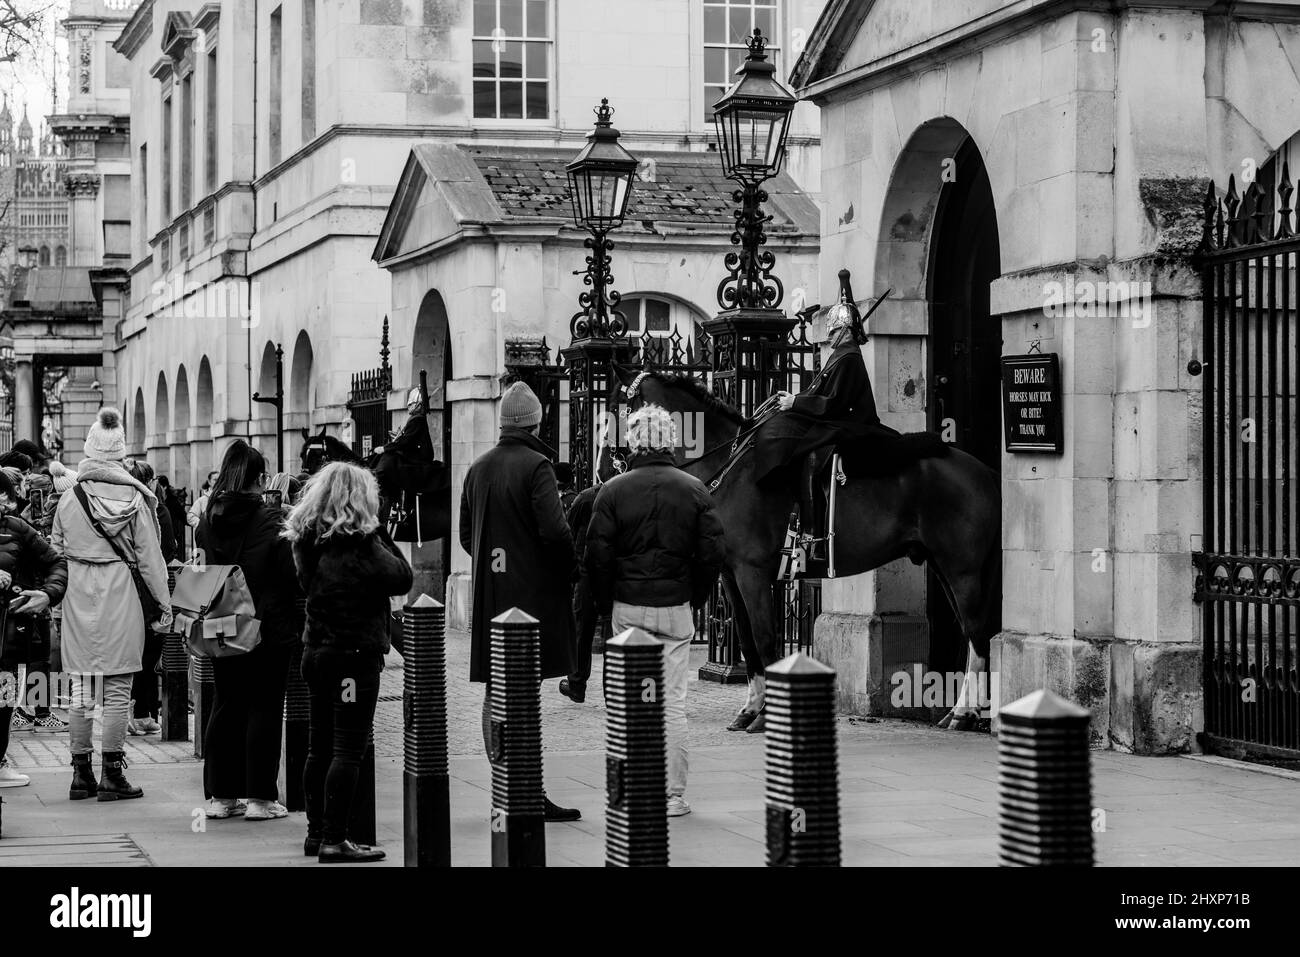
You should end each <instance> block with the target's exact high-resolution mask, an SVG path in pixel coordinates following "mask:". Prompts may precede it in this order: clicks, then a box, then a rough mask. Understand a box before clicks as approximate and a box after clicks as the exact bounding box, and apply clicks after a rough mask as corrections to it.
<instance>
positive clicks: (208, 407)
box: [189, 356, 215, 497]
mask: <svg viewBox="0 0 1300 957" xmlns="http://www.w3.org/2000/svg"><path fill="white" fill-rule="evenodd" d="M194 422H195V428H196V431H197V437H196V441H195V442H194V443H193V445H192V446H191V448H192V450H193V451H192V453H191V456H190V459H191V461H190V467H191V469H192V472H193V478H192V479H191V483H190V486H189V487H190V488H191V489H192V490H193V491H192V492H191V495H192V496H193V497H197V490H198V488H199V486H200V485H202V484H203V482H204V481H205V480H206V479H207V477H208V473H209V472H211V471H212V469H213V455H212V438H211V436H212V426H213V424H214V422H215V415H214V404H213V400H212V364H211V363H210V362H209V361H208V357H207V356H204V357H203V358H202V359H200V360H199V377H198V383H197V384H196V387H195V391H194Z"/></svg>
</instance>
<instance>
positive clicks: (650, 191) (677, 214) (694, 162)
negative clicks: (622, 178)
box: [461, 146, 819, 234]
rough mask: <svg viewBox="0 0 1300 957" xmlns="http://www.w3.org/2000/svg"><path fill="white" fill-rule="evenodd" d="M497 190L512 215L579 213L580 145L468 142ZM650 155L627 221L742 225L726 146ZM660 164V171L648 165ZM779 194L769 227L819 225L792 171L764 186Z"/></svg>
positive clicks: (476, 161)
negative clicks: (574, 183)
mask: <svg viewBox="0 0 1300 957" xmlns="http://www.w3.org/2000/svg"><path fill="white" fill-rule="evenodd" d="M461 149H463V150H465V152H466V153H468V154H469V155H470V157H471V158H472V159H473V161H474V164H475V166H477V167H478V170H479V172H480V173H481V174H482V176H483V178H484V180H485V181H486V182H487V184H488V186H489V187H490V188H491V190H492V195H493V198H494V199H495V200H496V201H497V204H498V205H499V206H500V207H501V210H502V212H503V213H505V214H506V215H507V216H509V217H511V218H525V219H526V218H529V217H540V218H558V219H564V220H566V221H567V220H570V219H571V218H572V216H573V213H572V206H571V204H570V200H569V183H568V177H567V175H566V173H565V170H564V167H565V166H566V165H567V164H568V163H569V162H570V161H571V160H572V159H573V156H574V153H573V151H560V150H537V149H531V150H523V149H506V148H502V147H464V146H462V147H461ZM635 155H636V156H637V158H638V159H640V160H642V168H641V169H642V175H644V176H645V178H641V176H640V175H639V176H638V179H637V181H636V184H635V186H634V187H633V192H632V201H631V204H630V205H629V207H628V212H627V217H626V220H625V223H624V227H623V228H624V229H627V228H630V227H634V226H635V225H636V224H638V223H639V224H641V225H642V226H643V228H647V229H648V228H650V226H651V225H652V224H655V223H665V224H667V223H671V224H674V225H677V226H685V227H690V226H699V227H709V228H717V227H726V228H728V229H730V228H732V227H733V226H734V225H735V210H736V205H735V204H734V203H733V201H732V198H731V194H732V192H733V191H734V190H735V189H736V184H735V183H733V182H732V181H731V180H729V179H727V178H725V177H724V176H723V175H722V164H721V163H720V161H719V160H718V154H717V153H712V152H707V153H704V152H693V153H639V152H638V153H637V154H635ZM651 170H652V171H653V173H652V175H651V174H650V173H649V172H648V171H651ZM764 188H765V189H766V190H767V191H768V194H769V197H770V198H771V201H770V202H769V203H768V206H767V209H768V212H769V213H772V214H773V220H772V222H771V223H769V224H768V226H767V231H768V232H769V233H775V234H779V233H783V232H786V233H793V232H806V233H812V234H816V233H817V232H818V228H819V226H818V213H817V207H816V204H814V203H813V201H812V200H811V199H809V198H808V196H807V195H806V194H805V193H803V192H802V191H801V190H800V189H799V187H798V186H796V185H795V183H794V181H793V180H792V179H791V178H790V177H789V176H788V175H787V174H785V173H781V174H780V175H779V176H777V177H776V178H775V179H773V180H769V181H768V182H767V183H766V184H765V187H764Z"/></svg>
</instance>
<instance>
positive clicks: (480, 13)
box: [474, 0, 553, 120]
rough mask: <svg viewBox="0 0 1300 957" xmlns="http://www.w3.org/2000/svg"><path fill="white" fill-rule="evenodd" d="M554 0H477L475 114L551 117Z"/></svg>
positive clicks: (510, 117)
mask: <svg viewBox="0 0 1300 957" xmlns="http://www.w3.org/2000/svg"><path fill="white" fill-rule="evenodd" d="M552 46H553V42H552V37H551V0H474V116H475V117H476V118H479V119H496V120H546V119H550V116H551V90H552V83H551V59H552V56H551V54H552Z"/></svg>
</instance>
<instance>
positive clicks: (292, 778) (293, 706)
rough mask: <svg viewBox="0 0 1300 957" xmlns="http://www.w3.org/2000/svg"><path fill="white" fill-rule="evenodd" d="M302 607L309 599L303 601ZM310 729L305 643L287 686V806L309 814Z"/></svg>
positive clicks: (294, 654) (296, 648) (294, 655)
mask: <svg viewBox="0 0 1300 957" xmlns="http://www.w3.org/2000/svg"><path fill="white" fill-rule="evenodd" d="M300 601H301V602H302V603H305V602H306V599H301V600H300ZM310 727H311V695H310V694H309V692H308V690H307V682H306V681H304V680H303V678H302V642H301V641H297V642H294V644H293V647H292V648H291V649H290V651H289V674H288V680H287V681H286V682H285V685H284V792H285V793H284V806H285V807H287V808H288V809H289V810H290V811H305V810H307V798H306V797H305V796H304V793H303V783H302V781H303V778H302V773H303V770H304V769H305V768H306V767H307V739H308V734H309V731H310Z"/></svg>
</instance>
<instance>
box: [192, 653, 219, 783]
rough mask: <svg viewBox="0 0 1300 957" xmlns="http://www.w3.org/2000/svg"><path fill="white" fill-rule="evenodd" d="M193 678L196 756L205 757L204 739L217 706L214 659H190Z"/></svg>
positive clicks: (194, 657)
mask: <svg viewBox="0 0 1300 957" xmlns="http://www.w3.org/2000/svg"><path fill="white" fill-rule="evenodd" d="M190 667H191V668H192V671H191V678H192V681H193V683H194V756H195V757H196V758H201V757H203V753H204V751H205V750H206V744H205V741H204V739H205V738H206V737H207V733H208V719H209V718H211V717H212V708H213V706H214V705H215V704H216V692H217V686H216V684H215V678H214V677H213V674H212V659H211V658H200V657H196V656H191V657H190Z"/></svg>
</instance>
